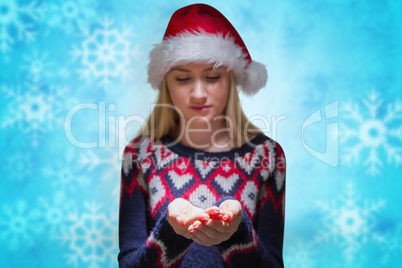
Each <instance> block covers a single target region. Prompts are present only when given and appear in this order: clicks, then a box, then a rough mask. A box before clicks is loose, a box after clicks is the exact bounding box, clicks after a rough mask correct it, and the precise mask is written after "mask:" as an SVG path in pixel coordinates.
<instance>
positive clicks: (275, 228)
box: [118, 135, 286, 268]
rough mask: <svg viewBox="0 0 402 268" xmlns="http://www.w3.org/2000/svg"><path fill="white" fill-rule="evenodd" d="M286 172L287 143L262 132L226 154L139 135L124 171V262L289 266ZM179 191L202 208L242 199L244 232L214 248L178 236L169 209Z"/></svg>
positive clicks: (138, 264) (121, 237)
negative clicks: (284, 256)
mask: <svg viewBox="0 0 402 268" xmlns="http://www.w3.org/2000/svg"><path fill="white" fill-rule="evenodd" d="M285 170H286V163H285V156H284V153H283V151H282V148H281V147H280V145H279V144H278V143H276V142H275V141H273V140H272V139H270V138H268V137H266V136H264V135H257V136H255V137H254V138H253V139H252V140H250V141H249V142H248V143H245V144H244V145H243V146H241V147H239V148H235V149H233V150H231V151H226V152H204V151H200V150H196V149H193V148H189V147H186V146H184V145H182V144H180V143H175V142H174V140H173V139H171V138H170V137H164V138H162V139H161V140H150V139H149V138H147V137H142V138H137V139H135V140H133V141H132V142H131V143H130V144H129V145H128V146H127V147H126V148H125V151H124V159H123V167H122V174H121V198H120V219H119V245H120V253H119V256H118V260H119V266H120V267H124V268H127V267H192V268H194V267H274V268H276V267H283V259H282V246H283V231H284V212H285V211H284V208H285V206H284V202H285ZM179 197H181V198H184V199H187V200H189V201H190V202H191V203H192V204H193V205H195V206H198V207H200V208H203V209H206V208H209V207H211V206H213V205H217V206H219V204H220V203H221V202H222V201H224V200H226V199H237V200H238V201H239V202H240V203H241V205H242V208H243V218H242V221H241V223H240V225H239V228H238V230H237V231H236V232H235V233H234V234H233V235H232V237H231V238H230V239H229V240H227V241H224V242H222V243H221V244H219V245H216V246H211V247H206V246H203V245H200V244H197V243H196V242H194V241H192V240H190V239H186V238H185V237H183V236H180V235H178V234H176V233H175V232H174V230H173V228H172V227H171V226H170V224H169V223H168V221H167V217H166V215H167V206H168V204H169V203H170V202H171V201H173V200H174V199H175V198H179Z"/></svg>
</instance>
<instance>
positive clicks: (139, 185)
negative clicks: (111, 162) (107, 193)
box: [118, 148, 192, 268]
mask: <svg viewBox="0 0 402 268" xmlns="http://www.w3.org/2000/svg"><path fill="white" fill-rule="evenodd" d="M135 156H136V154H135V150H131V149H129V148H126V150H125V152H124V158H123V167H122V172H121V195H120V213H119V247H120V252H119V255H118V261H119V267H122V268H123V267H124V268H128V267H174V266H176V265H177V264H178V263H179V262H180V261H181V259H182V258H183V257H184V255H185V254H186V252H187V250H188V249H189V247H190V245H191V242H192V240H189V239H186V238H184V237H182V236H180V235H177V234H176V233H175V232H174V230H173V228H172V227H171V226H170V224H169V222H168V221H167V217H166V215H167V211H166V209H165V210H164V211H162V213H161V214H160V215H161V216H160V217H159V218H158V219H156V222H155V223H154V224H151V222H152V219H151V217H150V213H149V205H148V193H147V191H148V190H147V185H146V183H145V180H144V177H143V175H142V172H141V169H140V168H139V166H138V164H137V161H136V159H135ZM151 225H152V226H151Z"/></svg>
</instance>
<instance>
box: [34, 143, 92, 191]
mask: <svg viewBox="0 0 402 268" xmlns="http://www.w3.org/2000/svg"><path fill="white" fill-rule="evenodd" d="M75 157H76V154H74V152H73V150H72V149H71V148H69V149H67V150H66V151H65V152H64V159H63V161H54V162H53V163H52V165H51V166H46V167H44V168H43V169H42V173H43V175H44V176H45V177H47V178H50V179H51V180H52V185H53V187H55V188H56V189H58V190H59V191H62V192H66V191H73V192H74V191H75V190H77V186H80V187H84V186H87V185H89V179H88V174H85V173H84V172H82V170H80V169H78V168H76V167H77V163H76V160H75Z"/></svg>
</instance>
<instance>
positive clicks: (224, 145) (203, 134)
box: [175, 120, 232, 152]
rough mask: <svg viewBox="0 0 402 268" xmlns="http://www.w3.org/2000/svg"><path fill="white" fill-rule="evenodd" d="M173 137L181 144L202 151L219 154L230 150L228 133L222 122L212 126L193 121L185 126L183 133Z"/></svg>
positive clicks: (216, 122) (214, 123)
mask: <svg viewBox="0 0 402 268" xmlns="http://www.w3.org/2000/svg"><path fill="white" fill-rule="evenodd" d="M180 129H181V130H182V129H183V128H182V127H180ZM178 131H180V130H179V129H178ZM175 136H176V138H178V139H179V141H180V143H181V144H183V145H185V146H188V147H192V148H195V149H198V150H202V151H207V152H220V151H228V150H230V149H231V148H232V146H231V139H230V131H229V129H228V128H227V127H226V124H225V123H224V121H223V120H221V121H215V122H213V123H212V124H208V123H206V122H205V121H203V122H195V121H193V122H192V123H191V124H186V127H184V131H183V130H182V132H181V133H176V135H175Z"/></svg>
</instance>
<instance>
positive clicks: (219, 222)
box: [188, 200, 243, 247]
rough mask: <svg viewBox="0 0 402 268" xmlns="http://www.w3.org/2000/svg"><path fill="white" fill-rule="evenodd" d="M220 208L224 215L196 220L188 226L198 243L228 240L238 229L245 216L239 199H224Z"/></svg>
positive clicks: (217, 242) (214, 243) (191, 236)
mask: <svg viewBox="0 0 402 268" xmlns="http://www.w3.org/2000/svg"><path fill="white" fill-rule="evenodd" d="M219 209H220V210H221V211H223V212H224V215H223V216H222V217H213V216H211V218H210V219H208V220H207V221H204V222H202V221H199V220H197V221H195V222H194V223H193V224H191V225H190V226H189V228H188V232H189V235H188V236H189V237H190V238H191V239H193V240H194V241H195V242H197V243H198V244H201V245H204V246H208V247H209V246H212V245H217V244H220V243H222V242H223V241H226V240H228V239H229V238H230V237H231V236H232V235H233V234H234V232H236V231H237V228H238V227H239V224H240V222H241V220H242V218H243V212H242V207H241V204H240V202H239V201H237V200H226V201H223V202H222V204H221V205H220V206H219Z"/></svg>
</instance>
